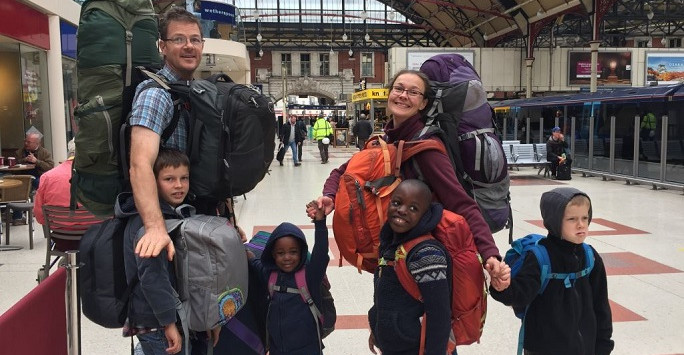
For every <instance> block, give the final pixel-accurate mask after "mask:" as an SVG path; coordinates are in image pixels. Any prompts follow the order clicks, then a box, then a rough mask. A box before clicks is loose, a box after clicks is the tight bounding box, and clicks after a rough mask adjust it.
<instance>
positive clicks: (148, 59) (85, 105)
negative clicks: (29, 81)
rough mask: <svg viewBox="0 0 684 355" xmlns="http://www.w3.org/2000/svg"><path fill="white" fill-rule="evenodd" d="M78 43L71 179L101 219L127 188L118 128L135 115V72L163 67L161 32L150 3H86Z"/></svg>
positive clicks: (124, 0)
mask: <svg viewBox="0 0 684 355" xmlns="http://www.w3.org/2000/svg"><path fill="white" fill-rule="evenodd" d="M76 36H77V39H78V42H77V47H76V49H77V60H78V61H77V70H78V102H79V106H78V107H77V108H76V111H75V115H76V122H77V124H78V133H77V134H76V137H75V141H76V157H75V159H74V165H73V167H74V168H73V174H72V179H71V193H72V205H73V206H75V204H76V201H75V198H76V199H78V202H80V203H81V204H83V205H84V206H85V208H86V209H88V210H89V211H90V212H92V213H93V214H95V215H98V216H109V215H112V214H113V213H114V201H115V198H116V196H117V194H118V193H119V192H121V191H123V190H124V189H125V188H126V186H125V185H126V184H125V182H124V179H123V176H124V175H123V172H122V171H121V170H122V169H121V164H120V163H121V161H120V159H121V158H120V154H119V128H120V126H121V124H122V122H124V120H125V117H126V115H128V113H129V112H130V109H131V105H132V102H133V96H134V94H135V88H136V86H137V85H138V84H139V83H140V82H141V81H142V80H144V79H146V78H145V77H143V76H142V75H141V74H140V72H139V71H138V70H136V69H135V68H136V67H138V66H144V67H147V68H151V69H154V68H159V67H160V66H161V57H160V55H159V50H158V49H157V40H158V39H159V30H158V27H157V18H156V15H155V12H154V8H153V7H152V2H151V1H150V0H87V1H86V2H85V3H84V4H83V5H82V7H81V15H80V20H79V26H78V32H77V33H76Z"/></svg>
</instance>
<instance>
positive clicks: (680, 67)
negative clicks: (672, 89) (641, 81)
mask: <svg viewBox="0 0 684 355" xmlns="http://www.w3.org/2000/svg"><path fill="white" fill-rule="evenodd" d="M645 82H646V85H652V83H658V85H668V84H680V83H682V82H684V53H681V52H679V53H672V52H646V81H645Z"/></svg>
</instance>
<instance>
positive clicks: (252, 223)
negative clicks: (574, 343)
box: [0, 142, 684, 355]
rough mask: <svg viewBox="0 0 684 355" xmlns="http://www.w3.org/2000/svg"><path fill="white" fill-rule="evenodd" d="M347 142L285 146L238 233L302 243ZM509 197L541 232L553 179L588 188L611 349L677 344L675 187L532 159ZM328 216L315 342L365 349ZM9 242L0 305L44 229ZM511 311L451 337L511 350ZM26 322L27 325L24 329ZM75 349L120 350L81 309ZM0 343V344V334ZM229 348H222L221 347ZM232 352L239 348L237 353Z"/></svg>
mask: <svg viewBox="0 0 684 355" xmlns="http://www.w3.org/2000/svg"><path fill="white" fill-rule="evenodd" d="M354 152H356V149H354V148H353V147H349V148H346V147H338V148H334V147H332V146H331V147H330V162H329V164H321V160H320V157H319V154H318V149H317V147H316V145H315V144H313V143H309V142H307V143H305V146H304V152H303V162H302V165H301V166H299V167H295V166H294V164H293V161H292V156H291V153H290V151H288V153H287V154H286V156H285V161H284V166H279V164H278V162H277V161H274V162H273V164H271V172H270V175H267V176H266V178H265V179H264V180H263V181H262V182H261V183H260V184H259V185H258V186H257V187H256V189H255V190H254V191H252V192H249V193H247V194H246V195H245V196H244V197H242V196H240V197H237V198H236V201H237V203H236V214H237V220H238V224H239V225H240V226H241V227H242V228H243V229H244V230H245V231H246V232H247V234H248V235H250V234H254V233H256V232H257V231H258V230H272V229H273V228H275V226H277V225H278V224H280V223H281V222H284V221H288V222H291V223H294V224H296V225H298V226H300V227H301V228H302V229H303V230H304V232H305V234H306V235H307V238H308V239H309V244H310V246H311V243H313V224H312V223H311V222H310V220H309V218H307V217H306V215H305V204H306V203H307V202H308V201H310V200H312V199H315V198H316V197H318V196H319V195H320V194H321V189H322V186H323V182H324V181H325V179H326V178H327V176H328V174H329V173H330V170H332V169H333V168H335V167H337V166H339V165H340V164H342V163H344V162H345V161H346V160H347V159H349V158H350V157H351V156H352V154H354ZM511 175H512V184H511V199H512V207H513V213H514V237H516V238H517V237H522V236H524V235H526V234H528V233H545V230H544V229H543V225H542V223H541V214H540V212H539V198H540V196H541V194H542V193H543V192H545V191H548V190H550V189H552V188H554V187H557V186H573V187H576V188H578V189H580V190H582V191H585V192H586V193H588V194H589V196H590V197H591V199H592V203H593V211H594V215H593V221H592V224H591V226H590V234H589V238H588V239H587V242H588V243H589V244H591V245H593V246H594V247H595V248H596V250H598V252H599V253H600V254H601V256H602V258H603V260H604V262H605V264H606V268H607V273H608V293H609V298H610V301H611V307H612V311H613V340H614V341H615V350H614V352H613V354H618V355H622V354H635V355H673V354H684V212H683V211H684V195H683V194H682V191H681V190H657V191H656V190H653V189H651V187H650V185H626V184H625V183H624V182H622V181H602V179H600V178H597V177H582V175H580V174H573V178H572V180H571V181H554V180H550V179H547V178H543V177H542V176H540V175H537V170H536V169H533V168H529V167H528V168H520V170H512V171H511ZM328 225H329V226H330V256H331V261H330V265H329V268H328V271H327V274H328V278H329V280H330V283H331V284H332V294H333V296H334V298H335V305H336V307H337V313H338V319H337V325H336V328H337V329H336V330H335V331H334V332H333V333H332V334H331V335H330V336H328V337H327V338H326V339H325V341H324V343H325V345H326V349H325V350H324V352H325V354H326V355H342V354H345V355H347V354H349V355H357V354H370V351H369V350H368V345H367V339H368V325H367V320H366V312H367V310H368V309H369V308H370V306H371V303H372V295H373V288H372V275H371V274H368V273H364V274H361V275H360V274H358V273H357V271H356V269H355V268H353V267H351V266H350V265H349V264H347V263H346V262H345V263H343V265H344V266H343V267H342V268H339V267H338V266H337V265H338V262H339V253H338V252H337V248H336V245H335V243H334V239H333V235H332V216H328ZM11 228H12V229H13V231H12V240H11V244H14V245H20V246H23V247H24V248H23V249H22V250H18V251H2V252H0V285H1V286H0V295H1V296H0V313H2V312H4V311H5V310H7V309H8V308H9V307H11V305H13V304H14V303H15V302H17V301H18V300H19V299H20V298H21V297H22V296H23V295H25V294H26V293H27V292H28V291H29V290H30V289H31V288H33V287H34V286H35V285H36V281H35V279H36V273H37V271H38V269H39V267H40V265H41V262H42V261H43V260H44V255H45V254H44V253H45V247H46V245H45V244H46V243H45V239H44V238H42V229H41V226H40V225H36V235H35V247H34V249H33V250H29V249H28V238H27V237H26V235H27V233H28V232H27V226H16V227H11ZM494 238H495V239H496V244H497V246H498V247H499V250H500V252H501V254H504V253H505V252H506V250H507V249H508V230H503V231H500V232H498V233H496V234H495V235H494ZM519 326H520V321H519V320H518V319H517V318H515V316H514V315H513V312H512V310H511V309H510V308H507V307H506V306H503V305H502V304H500V303H498V302H496V301H494V300H493V299H492V298H491V297H490V298H489V302H488V314H487V321H486V324H485V328H484V333H483V336H482V339H481V342H480V344H473V345H469V346H461V347H459V350H458V353H459V354H461V355H469V354H515V351H516V347H517V337H518V329H519ZM27 331H30V330H27ZM81 338H82V354H86V355H100V354H102V355H105V354H127V353H129V352H130V342H129V339H127V338H123V337H122V336H121V330H120V329H114V330H112V329H104V328H101V327H99V326H97V325H94V324H93V323H91V322H90V321H89V320H88V319H86V318H85V317H83V318H82V334H81ZM0 353H2V345H1V344H0ZM231 355H232V354H231ZM237 355H239V354H237Z"/></svg>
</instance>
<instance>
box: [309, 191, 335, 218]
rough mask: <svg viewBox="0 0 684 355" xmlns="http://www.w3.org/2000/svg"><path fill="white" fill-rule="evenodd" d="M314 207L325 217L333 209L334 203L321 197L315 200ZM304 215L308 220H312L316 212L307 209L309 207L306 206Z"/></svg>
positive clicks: (328, 198) (312, 209)
mask: <svg viewBox="0 0 684 355" xmlns="http://www.w3.org/2000/svg"><path fill="white" fill-rule="evenodd" d="M316 206H317V207H318V208H319V209H322V210H323V212H324V213H325V215H326V216H327V215H329V214H330V212H332V210H333V209H335V202H334V201H333V200H332V199H331V198H330V197H328V196H321V197H319V198H318V199H317V200H316ZM306 214H307V216H309V218H311V219H314V218H315V217H316V210H315V209H314V208H309V205H308V204H307V206H306Z"/></svg>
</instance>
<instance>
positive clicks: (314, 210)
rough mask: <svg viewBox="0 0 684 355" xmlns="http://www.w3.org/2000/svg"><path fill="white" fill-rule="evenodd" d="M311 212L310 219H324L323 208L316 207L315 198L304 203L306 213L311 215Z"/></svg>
mask: <svg viewBox="0 0 684 355" xmlns="http://www.w3.org/2000/svg"><path fill="white" fill-rule="evenodd" d="M312 214H313V217H312V219H313V220H315V221H321V220H324V219H325V211H324V210H323V208H319V207H318V202H317V201H316V200H313V201H311V202H309V203H307V204H306V215H307V216H309V217H311V215H312Z"/></svg>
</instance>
